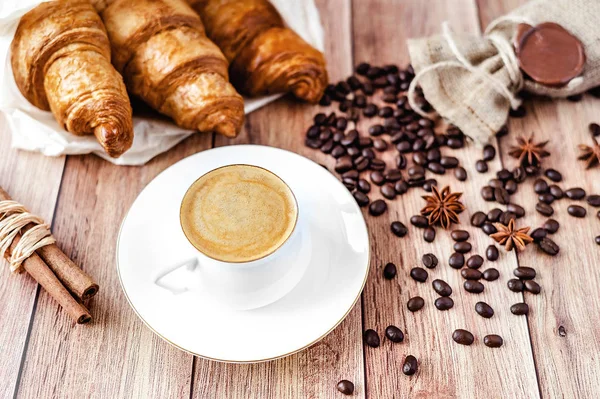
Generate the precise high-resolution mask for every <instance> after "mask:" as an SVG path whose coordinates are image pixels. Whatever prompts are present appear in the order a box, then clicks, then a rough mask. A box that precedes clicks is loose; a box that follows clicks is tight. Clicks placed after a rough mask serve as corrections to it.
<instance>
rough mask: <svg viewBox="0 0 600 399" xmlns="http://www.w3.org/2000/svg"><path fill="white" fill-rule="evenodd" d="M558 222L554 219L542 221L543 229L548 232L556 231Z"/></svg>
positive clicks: (558, 225)
mask: <svg viewBox="0 0 600 399" xmlns="http://www.w3.org/2000/svg"><path fill="white" fill-rule="evenodd" d="M559 227H560V224H559V223H558V221H557V220H555V219H548V220H546V221H545V222H544V229H546V231H547V232H548V233H550V234H554V233H556V232H557V231H558V229H559Z"/></svg>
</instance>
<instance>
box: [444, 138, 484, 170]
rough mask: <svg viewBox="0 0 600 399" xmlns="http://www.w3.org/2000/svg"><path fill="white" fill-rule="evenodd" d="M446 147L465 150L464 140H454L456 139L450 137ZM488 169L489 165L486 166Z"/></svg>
mask: <svg viewBox="0 0 600 399" xmlns="http://www.w3.org/2000/svg"><path fill="white" fill-rule="evenodd" d="M446 145H447V146H448V147H450V148H452V149H455V150H457V149H459V148H463V146H464V145H465V143H464V141H463V140H462V139H459V138H454V137H450V138H448V140H447V141H446ZM486 167H487V164H486Z"/></svg>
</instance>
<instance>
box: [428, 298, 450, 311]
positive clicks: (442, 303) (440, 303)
mask: <svg viewBox="0 0 600 399" xmlns="http://www.w3.org/2000/svg"><path fill="white" fill-rule="evenodd" d="M433 304H434V305H435V307H436V308H437V310H448V309H452V307H453V306H454V301H453V300H452V298H450V297H447V296H442V297H439V298H438V299H436V300H435V302H434V303H433Z"/></svg>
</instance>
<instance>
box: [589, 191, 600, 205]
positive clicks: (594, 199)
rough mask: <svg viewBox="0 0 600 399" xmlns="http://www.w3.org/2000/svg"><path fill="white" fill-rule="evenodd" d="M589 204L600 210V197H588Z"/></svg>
mask: <svg viewBox="0 0 600 399" xmlns="http://www.w3.org/2000/svg"><path fill="white" fill-rule="evenodd" d="M587 203H588V204H589V205H591V206H593V207H594V208H600V195H597V194H594V195H590V196H588V197H587Z"/></svg>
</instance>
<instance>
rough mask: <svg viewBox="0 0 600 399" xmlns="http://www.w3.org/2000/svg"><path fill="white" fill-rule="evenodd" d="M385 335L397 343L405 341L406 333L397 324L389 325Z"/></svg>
mask: <svg viewBox="0 0 600 399" xmlns="http://www.w3.org/2000/svg"><path fill="white" fill-rule="evenodd" d="M385 336H386V337H387V339H389V340H390V341H392V342H395V343H398V342H402V341H404V333H403V332H402V330H400V329H399V328H398V327H396V326H388V327H387V328H386V329H385Z"/></svg>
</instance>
